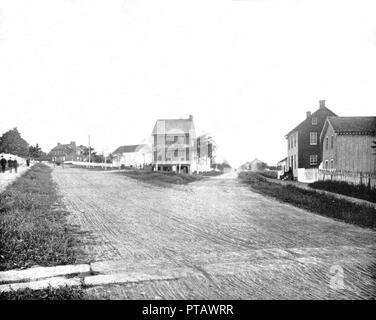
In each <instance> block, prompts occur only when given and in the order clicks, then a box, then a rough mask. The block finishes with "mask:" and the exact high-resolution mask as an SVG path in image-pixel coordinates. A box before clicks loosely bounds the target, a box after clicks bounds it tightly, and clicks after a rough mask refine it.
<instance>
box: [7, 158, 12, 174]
mask: <svg viewBox="0 0 376 320" xmlns="http://www.w3.org/2000/svg"><path fill="white" fill-rule="evenodd" d="M8 168H9V172H10V173H12V168H13V160H12V158H9V159H8Z"/></svg>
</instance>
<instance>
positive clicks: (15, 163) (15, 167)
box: [13, 159, 18, 173]
mask: <svg viewBox="0 0 376 320" xmlns="http://www.w3.org/2000/svg"><path fill="white" fill-rule="evenodd" d="M13 168H14V172H15V173H17V168H18V162H17V159H14V160H13Z"/></svg>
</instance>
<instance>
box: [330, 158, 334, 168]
mask: <svg viewBox="0 0 376 320" xmlns="http://www.w3.org/2000/svg"><path fill="white" fill-rule="evenodd" d="M330 169H334V159H331V160H330Z"/></svg>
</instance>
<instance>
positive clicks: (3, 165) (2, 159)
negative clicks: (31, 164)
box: [0, 156, 7, 173]
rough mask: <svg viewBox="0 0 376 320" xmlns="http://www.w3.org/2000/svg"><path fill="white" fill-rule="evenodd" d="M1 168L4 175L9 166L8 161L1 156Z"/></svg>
mask: <svg viewBox="0 0 376 320" xmlns="http://www.w3.org/2000/svg"><path fill="white" fill-rule="evenodd" d="M0 166H1V172H2V173H4V172H5V167H6V166H7V161H6V160H5V158H4V157H3V156H1V159H0Z"/></svg>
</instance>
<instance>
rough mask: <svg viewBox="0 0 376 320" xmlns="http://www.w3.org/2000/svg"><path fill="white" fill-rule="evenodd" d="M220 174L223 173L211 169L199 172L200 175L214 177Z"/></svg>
mask: <svg viewBox="0 0 376 320" xmlns="http://www.w3.org/2000/svg"><path fill="white" fill-rule="evenodd" d="M222 174H223V171H215V170H212V171H207V172H201V173H200V176H203V177H216V176H220V175H222Z"/></svg>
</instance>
